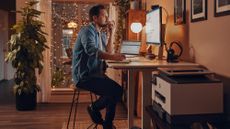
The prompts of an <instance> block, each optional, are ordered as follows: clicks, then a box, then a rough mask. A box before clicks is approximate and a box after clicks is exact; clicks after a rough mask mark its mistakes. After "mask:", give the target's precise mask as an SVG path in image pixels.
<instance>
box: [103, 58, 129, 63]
mask: <svg viewBox="0 0 230 129" xmlns="http://www.w3.org/2000/svg"><path fill="white" fill-rule="evenodd" d="M106 62H107V63H125V64H127V63H130V62H131V60H129V59H126V60H122V61H116V60H107V61H106Z"/></svg>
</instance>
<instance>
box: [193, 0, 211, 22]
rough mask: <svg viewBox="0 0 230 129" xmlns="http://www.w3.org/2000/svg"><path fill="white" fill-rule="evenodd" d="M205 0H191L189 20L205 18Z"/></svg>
mask: <svg viewBox="0 0 230 129" xmlns="http://www.w3.org/2000/svg"><path fill="white" fill-rule="evenodd" d="M207 4H208V3H207V0H191V22H197V21H203V20H207V19H208V17H207V11H208V9H207Z"/></svg>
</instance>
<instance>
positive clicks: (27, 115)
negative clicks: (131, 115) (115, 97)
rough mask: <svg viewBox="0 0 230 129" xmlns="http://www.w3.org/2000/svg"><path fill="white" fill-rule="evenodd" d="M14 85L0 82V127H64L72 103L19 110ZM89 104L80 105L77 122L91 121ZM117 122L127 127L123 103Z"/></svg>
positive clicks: (124, 127)
mask: <svg viewBox="0 0 230 129" xmlns="http://www.w3.org/2000/svg"><path fill="white" fill-rule="evenodd" d="M12 86H13V82H12V81H3V82H0V129H63V126H64V125H65V124H66V121H67V117H68V112H69V108H70V104H68V103H66V104H60V103H59V104H58V103H56V104H55V103H52V104H51V103H49V104H45V103H43V104H38V105H37V109H36V110H34V111H17V110H16V109H15V100H14V96H13V93H12ZM88 105H89V103H81V104H80V105H79V108H78V114H77V123H84V122H86V123H87V122H88V123H89V124H90V123H91V121H90V118H89V115H88V113H87V111H86V107H87V106H88ZM102 114H103V116H104V114H105V111H102ZM119 122H122V123H123V124H120V123H119ZM88 123H87V124H88ZM116 123H119V124H120V125H122V126H123V127H119V129H127V112H126V110H125V109H124V107H123V106H122V105H121V104H118V106H117V111H116V118H115V124H116ZM138 123H139V122H138ZM77 129H85V128H77Z"/></svg>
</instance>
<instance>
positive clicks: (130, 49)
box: [120, 40, 141, 57]
mask: <svg viewBox="0 0 230 129" xmlns="http://www.w3.org/2000/svg"><path fill="white" fill-rule="evenodd" d="M140 46H141V42H140V41H128V40H125V41H122V45H121V51H120V53H121V54H124V55H125V56H126V57H135V56H138V55H139V51H140Z"/></svg>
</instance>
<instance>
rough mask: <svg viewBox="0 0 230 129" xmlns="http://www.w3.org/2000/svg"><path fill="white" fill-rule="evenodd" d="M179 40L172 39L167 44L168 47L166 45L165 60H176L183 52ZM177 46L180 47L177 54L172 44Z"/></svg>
mask: <svg viewBox="0 0 230 129" xmlns="http://www.w3.org/2000/svg"><path fill="white" fill-rule="evenodd" d="M180 44H181V42H180V41H173V42H171V43H170V44H169V48H168V49H167V46H166V51H167V62H178V58H179V57H180V56H181V55H182V52H183V48H182V46H181V45H180ZM173 45H174V46H175V45H176V46H177V47H178V48H179V49H180V52H179V54H176V53H175V50H174V49H173V48H172V46H173Z"/></svg>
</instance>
